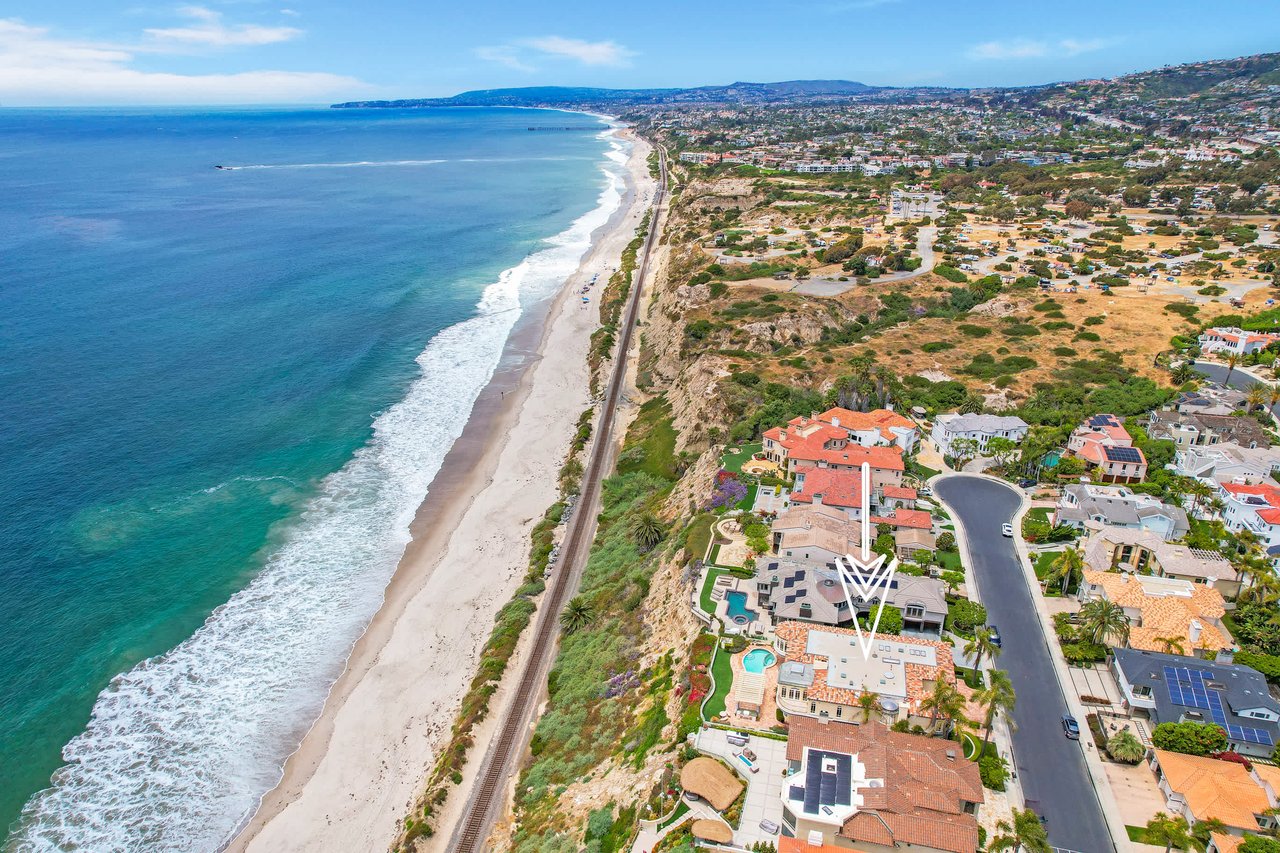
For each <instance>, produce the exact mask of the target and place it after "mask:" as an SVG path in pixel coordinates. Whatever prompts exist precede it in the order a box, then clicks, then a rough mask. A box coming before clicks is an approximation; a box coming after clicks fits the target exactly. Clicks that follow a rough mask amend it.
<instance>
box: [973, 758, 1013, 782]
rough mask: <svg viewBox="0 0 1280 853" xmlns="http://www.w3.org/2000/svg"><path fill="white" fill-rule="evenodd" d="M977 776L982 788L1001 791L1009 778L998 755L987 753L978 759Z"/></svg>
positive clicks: (1002, 760)
mask: <svg viewBox="0 0 1280 853" xmlns="http://www.w3.org/2000/svg"><path fill="white" fill-rule="evenodd" d="M978 775H979V776H981V777H982V786H983V787H984V788H990V789H991V790H993V791H1003V790H1004V783H1005V780H1006V779H1008V778H1009V770H1008V768H1007V767H1006V765H1005V760H1004V759H1003V758H1001V757H1000V756H999V754H996V753H987V754H986V755H984V756H982V758H980V759H978Z"/></svg>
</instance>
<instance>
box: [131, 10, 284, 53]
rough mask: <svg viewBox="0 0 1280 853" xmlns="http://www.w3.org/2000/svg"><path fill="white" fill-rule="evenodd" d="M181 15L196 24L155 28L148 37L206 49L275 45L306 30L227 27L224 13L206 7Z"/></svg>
mask: <svg viewBox="0 0 1280 853" xmlns="http://www.w3.org/2000/svg"><path fill="white" fill-rule="evenodd" d="M285 11H286V13H287V12H288V10H285ZM178 12H179V13H180V14H182V15H183V16H184V17H187V18H190V19H192V21H194V23H193V24H192V25H191V26H187V27H164V28H151V29H147V30H146V31H145V32H146V34H147V35H148V36H150V37H151V38H153V39H157V40H158V41H160V42H171V43H178V44H182V45H198V46H202V47H244V46H256V45H264V44H275V43H276V42H281V41H288V40H289V39H292V38H297V37H298V36H300V35H302V30H300V29H298V28H297V27H264V26H260V25H258V24H237V25H235V26H227V25H226V24H224V23H223V22H222V13H220V12H215V11H214V10H212V9H209V8H207V7H205V6H184V7H182V8H181V9H179V10H178Z"/></svg>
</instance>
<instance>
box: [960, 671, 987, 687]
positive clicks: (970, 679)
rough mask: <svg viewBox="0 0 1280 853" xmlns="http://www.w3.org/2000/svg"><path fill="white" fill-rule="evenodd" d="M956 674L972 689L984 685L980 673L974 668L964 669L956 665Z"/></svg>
mask: <svg viewBox="0 0 1280 853" xmlns="http://www.w3.org/2000/svg"><path fill="white" fill-rule="evenodd" d="M956 675H958V676H960V677H961V678H962V679H964V683H965V684H967V685H969V687H970V688H972V689H974V690H981V689H982V688H983V686H984V679H983V677H982V673H981V672H979V671H978V670H976V669H965V668H964V667H962V666H958V667H956Z"/></svg>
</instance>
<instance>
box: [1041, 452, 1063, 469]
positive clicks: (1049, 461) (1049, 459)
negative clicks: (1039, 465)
mask: <svg viewBox="0 0 1280 853" xmlns="http://www.w3.org/2000/svg"><path fill="white" fill-rule="evenodd" d="M1060 461H1062V453H1061V452H1060V451H1057V450H1050V451H1049V452H1048V453H1046V454H1045V455H1044V467H1046V468H1057V467H1058V463H1059V462H1060Z"/></svg>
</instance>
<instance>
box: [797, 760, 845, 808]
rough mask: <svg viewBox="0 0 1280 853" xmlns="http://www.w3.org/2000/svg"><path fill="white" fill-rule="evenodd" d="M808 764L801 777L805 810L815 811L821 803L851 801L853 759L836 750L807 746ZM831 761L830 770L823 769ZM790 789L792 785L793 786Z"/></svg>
mask: <svg viewBox="0 0 1280 853" xmlns="http://www.w3.org/2000/svg"><path fill="white" fill-rule="evenodd" d="M808 762H809V763H808V766H807V767H806V769H805V779H804V810H805V812H806V813H808V814H818V813H819V810H820V809H821V808H822V807H823V806H847V805H850V804H851V803H852V802H853V792H852V791H851V790H849V785H850V781H851V779H852V773H853V759H852V758H850V757H849V756H847V755H843V754H841V753H839V752H824V751H822V750H820V749H811V750H809V755H808ZM828 763H830V764H831V765H832V766H833V767H834V768H835V769H834V771H833V772H824V770H823V765H824V764H828ZM792 792H793V793H794V792H795V789H794V788H792Z"/></svg>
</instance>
